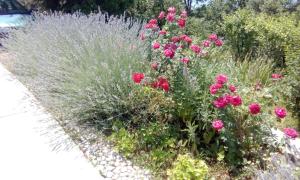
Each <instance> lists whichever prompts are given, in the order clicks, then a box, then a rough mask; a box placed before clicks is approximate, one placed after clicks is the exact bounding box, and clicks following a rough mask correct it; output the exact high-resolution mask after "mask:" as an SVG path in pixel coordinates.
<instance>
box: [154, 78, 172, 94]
mask: <svg viewBox="0 0 300 180" xmlns="http://www.w3.org/2000/svg"><path fill="white" fill-rule="evenodd" d="M157 86H158V87H160V88H161V89H163V90H164V91H165V92H168V91H169V90H170V85H169V82H168V80H167V79H166V78H164V77H159V78H158V84H157Z"/></svg>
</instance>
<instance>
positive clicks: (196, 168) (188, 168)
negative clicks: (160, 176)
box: [168, 155, 208, 180]
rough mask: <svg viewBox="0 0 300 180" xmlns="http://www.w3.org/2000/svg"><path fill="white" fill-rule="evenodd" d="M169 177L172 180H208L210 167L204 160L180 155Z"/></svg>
mask: <svg viewBox="0 0 300 180" xmlns="http://www.w3.org/2000/svg"><path fill="white" fill-rule="evenodd" d="M168 176H169V179H170V180H204V179H207V178H208V167H207V165H206V163H205V162H204V161H203V160H200V159H193V158H192V157H191V156H190V155H179V156H178V158H177V160H176V161H175V162H174V164H173V167H172V168H171V169H169V170H168Z"/></svg>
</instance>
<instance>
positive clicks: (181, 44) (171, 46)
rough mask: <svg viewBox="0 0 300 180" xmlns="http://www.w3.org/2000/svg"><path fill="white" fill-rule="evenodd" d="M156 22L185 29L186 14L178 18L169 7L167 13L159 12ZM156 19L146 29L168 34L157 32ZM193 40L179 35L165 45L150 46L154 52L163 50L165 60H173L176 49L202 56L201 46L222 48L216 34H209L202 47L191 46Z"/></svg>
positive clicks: (171, 38) (173, 9)
mask: <svg viewBox="0 0 300 180" xmlns="http://www.w3.org/2000/svg"><path fill="white" fill-rule="evenodd" d="M157 19H158V20H160V21H163V20H166V22H167V23H169V24H173V25H174V24H175V22H176V25H177V27H179V28H180V29H183V28H185V26H186V20H187V12H186V11H181V13H180V15H179V16H176V8H175V7H169V8H168V11H167V12H164V11H162V12H160V13H159V15H158V17H157ZM157 19H151V20H150V21H149V22H148V23H147V24H146V26H145V28H146V29H150V30H152V31H153V32H156V31H158V34H159V35H161V36H165V35H166V34H168V32H167V31H166V30H165V29H161V30H158V20H157ZM141 39H142V40H144V39H145V35H144V34H142V35H141ZM163 42H165V41H163ZM192 42H193V40H192V38H191V37H189V36H188V35H186V34H181V35H177V36H173V37H170V39H169V42H166V44H160V43H159V42H154V43H153V44H152V48H153V49H154V50H158V49H160V48H161V47H162V48H163V51H162V52H163V55H164V56H165V57H166V58H169V59H173V58H174V56H175V55H176V51H177V49H183V48H185V47H188V49H190V50H191V51H193V52H194V53H195V54H196V55H202V48H201V47H202V46H203V47H209V46H210V43H211V42H214V43H215V45H216V46H222V45H223V42H222V40H220V39H219V38H218V37H217V35H216V34H211V35H210V36H209V38H208V40H205V42H204V43H203V44H202V46H200V45H197V44H192ZM181 62H184V63H185V62H187V61H181Z"/></svg>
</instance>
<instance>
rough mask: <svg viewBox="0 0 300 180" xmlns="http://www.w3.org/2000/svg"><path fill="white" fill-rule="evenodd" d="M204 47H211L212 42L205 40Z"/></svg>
mask: <svg viewBox="0 0 300 180" xmlns="http://www.w3.org/2000/svg"><path fill="white" fill-rule="evenodd" d="M202 44H203V46H204V47H209V46H210V41H209V40H205V41H203V43H202Z"/></svg>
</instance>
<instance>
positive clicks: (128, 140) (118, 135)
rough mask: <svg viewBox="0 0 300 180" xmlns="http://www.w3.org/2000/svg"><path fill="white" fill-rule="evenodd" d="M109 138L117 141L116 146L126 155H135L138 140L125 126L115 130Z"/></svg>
mask: <svg viewBox="0 0 300 180" xmlns="http://www.w3.org/2000/svg"><path fill="white" fill-rule="evenodd" d="M109 139H110V140H112V141H113V142H114V143H115V148H116V149H117V150H118V151H119V152H120V153H122V154H123V155H124V156H125V157H131V156H132V155H133V153H134V151H135V149H136V144H137V141H136V139H135V137H134V136H133V135H132V134H130V133H129V132H128V131H127V130H126V129H125V128H121V129H119V130H117V131H116V132H113V133H112V135H111V136H110V137H109Z"/></svg>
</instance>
